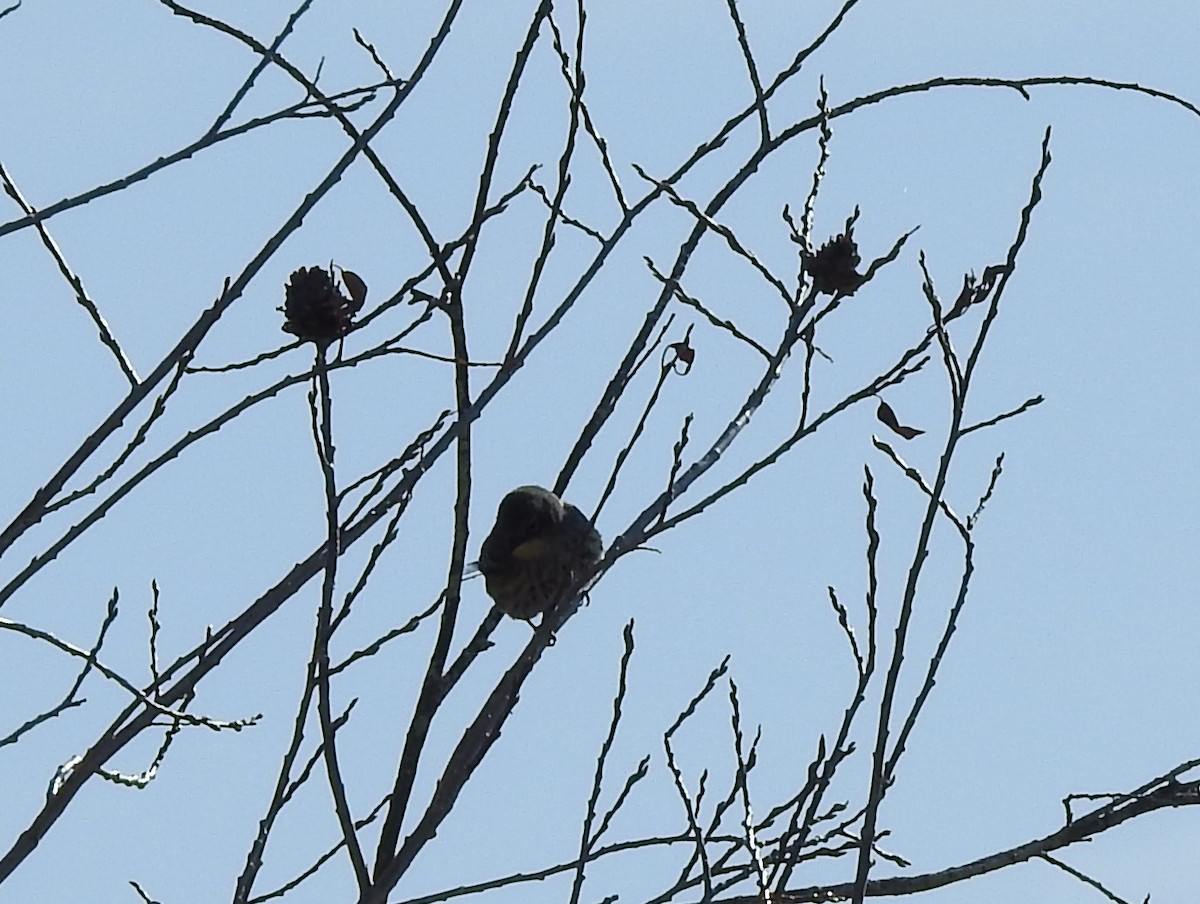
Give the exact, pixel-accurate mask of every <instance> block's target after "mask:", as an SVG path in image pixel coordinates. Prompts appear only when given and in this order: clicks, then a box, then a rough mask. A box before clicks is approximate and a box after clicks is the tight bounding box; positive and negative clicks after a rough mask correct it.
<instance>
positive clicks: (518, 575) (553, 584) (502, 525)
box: [479, 486, 604, 621]
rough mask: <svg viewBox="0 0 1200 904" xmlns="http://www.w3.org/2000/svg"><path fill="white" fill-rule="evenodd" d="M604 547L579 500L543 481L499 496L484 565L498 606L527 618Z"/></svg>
mask: <svg viewBox="0 0 1200 904" xmlns="http://www.w3.org/2000/svg"><path fill="white" fill-rule="evenodd" d="M603 551H604V543H603V542H602V541H601V539H600V534H599V533H598V532H597V531H596V529H595V528H594V527H592V523H591V522H590V521H588V519H587V516H586V515H584V514H583V512H581V511H580V510H579V509H577V508H575V506H573V505H567V504H565V503H563V501H562V500H561V499H559V498H558V497H557V496H555V495H554V494H553V493H551V492H550V491H549V490H544V489H542V488H541V487H534V486H527V487H517V488H516V489H515V490H513V491H512V492H511V493H509V494H508V495H507V496H505V497H504V498H503V499H502V500H501V501H500V509H499V511H497V512H496V524H495V526H494V527H492V532H491V533H490V534H488V537H487V539H486V540H484V541H483V546H482V548H481V549H480V551H479V571H480V573H481V574H483V581H484V585H485V586H486V588H487V592H488V596H490V597H491V598H492V599H493V600H495V601H496V605H497V607H499V609H500V610H501V611H502V612H504V613H506V614H507V615H511V616H512V617H513V618H519V619H523V620H525V621H528V620H530V619H531V618H533V617H534V616H535V615H541V614H544V613H546V612H548V611H550V610H551V609H553V608H554V606H555V605H557V604H558V603H560V602H561V601H562V600H563V598H564V597H566V595H567V594H568V593H570V592H571V591H572V590H573V589H575V587H576V584H577V582H578V581H580V580H581V579H582V578H584V577H585V575H586V574H587V572H588V571H589V570H590V569H591V568H593V567H594V566H595V565H596V564H597V563H598V562H599V561H600V557H601V554H602V553H603Z"/></svg>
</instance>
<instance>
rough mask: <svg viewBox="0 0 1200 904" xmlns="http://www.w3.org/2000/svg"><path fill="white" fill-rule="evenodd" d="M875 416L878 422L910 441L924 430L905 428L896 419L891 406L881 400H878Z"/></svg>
mask: <svg viewBox="0 0 1200 904" xmlns="http://www.w3.org/2000/svg"><path fill="white" fill-rule="evenodd" d="M875 416H876V417H878V418H879V420H880V422H881V423H882V424H883V425H884V426H885V427H887V428H888V429H889V430H891V431H892V432H893V433H896V434H897V435H899V436H902V437H904V438H905V439H912V438H913V437H914V436H920V435H921V434H922V433H924V432H925V431H924V430H918V429H917V428H916V427H906V426H904V425H903V424H901V423H900V421H899V420H897V418H896V412H894V411H892V406H891V405H889V404H888V403H887V402H885V401H884V400H883V399H880V400H879V409H878V410H877V411H876V412H875Z"/></svg>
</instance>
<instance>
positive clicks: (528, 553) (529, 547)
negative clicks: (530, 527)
mask: <svg viewBox="0 0 1200 904" xmlns="http://www.w3.org/2000/svg"><path fill="white" fill-rule="evenodd" d="M549 551H550V541H549V540H547V539H545V538H544V537H535V538H534V539H532V540H526V541H525V542H524V543H522V544H521V545H520V546H517V547H515V548H514V549H513V551H512V557H513V558H514V559H524V560H526V561H528V560H529V559H540V558H541V557H542V556H544V555H546V553H548V552H549Z"/></svg>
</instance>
